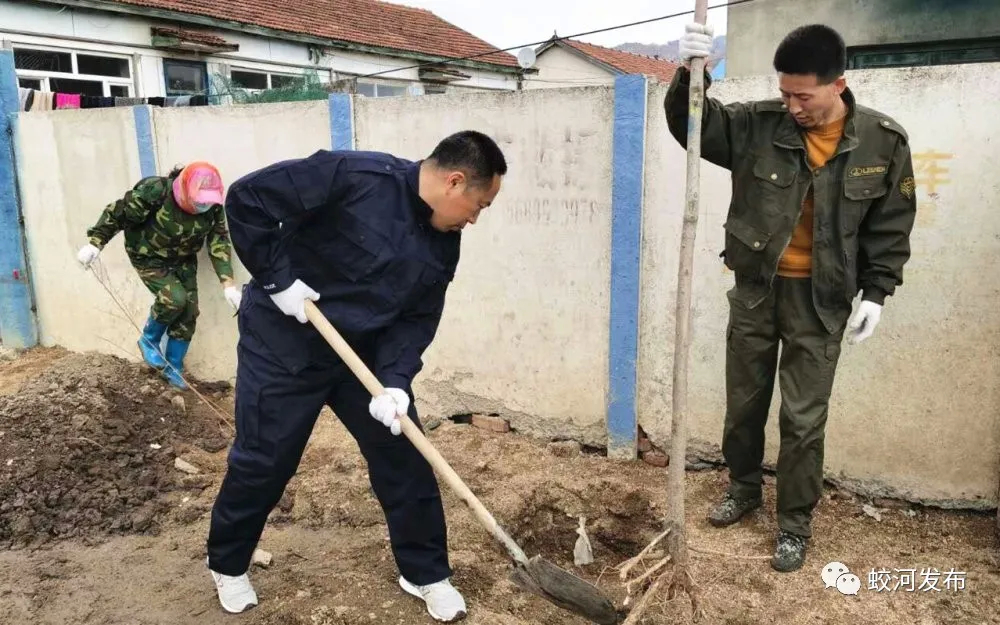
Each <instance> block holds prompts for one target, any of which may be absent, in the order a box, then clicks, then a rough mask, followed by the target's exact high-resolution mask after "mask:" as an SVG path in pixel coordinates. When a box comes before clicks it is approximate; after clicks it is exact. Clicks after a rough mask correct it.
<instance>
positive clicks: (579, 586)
mask: <svg viewBox="0 0 1000 625" xmlns="http://www.w3.org/2000/svg"><path fill="white" fill-rule="evenodd" d="M510 579H511V581H513V582H514V583H515V584H517V585H518V586H519V587H520V588H521V589H523V590H526V591H528V592H531V593H534V594H536V595H538V596H539V597H541V598H542V599H545V600H546V601H548V602H549V603H553V604H555V605H557V606H559V607H560V608H562V609H564V610H568V611H570V612H573V613H574V614H578V615H580V616H582V617H583V618H585V619H587V620H589V621H591V622H593V623H597V624H598V625H616V623H618V619H619V615H618V611H617V610H616V609H615V605H614V604H613V603H612V602H611V601H610V600H609V599H608V598H607V597H605V596H604V594H603V593H602V592H601V591H600V589H598V588H597V586H594V585H593V584H590V583H588V582H585V581H583V580H582V579H580V578H579V577H577V576H576V575H573V574H572V573H570V572H569V571H566V570H563V569H561V568H559V567H558V566H556V565H554V564H552V563H551V562H549V561H548V560H545V559H544V558H542V557H541V556H535V557H534V558H531V559H530V560H528V561H527V563H518V564H517V565H516V566H515V568H514V570H513V571H512V572H511V574H510Z"/></svg>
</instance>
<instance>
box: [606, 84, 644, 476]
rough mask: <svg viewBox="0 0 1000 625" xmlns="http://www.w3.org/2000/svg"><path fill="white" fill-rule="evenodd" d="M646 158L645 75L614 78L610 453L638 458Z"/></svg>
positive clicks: (609, 384)
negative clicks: (637, 409)
mask: <svg viewBox="0 0 1000 625" xmlns="http://www.w3.org/2000/svg"><path fill="white" fill-rule="evenodd" d="M645 157H646V78H645V77H644V76H641V75H626V76H619V77H617V78H616V79H615V112H614V139H613V153H612V191H611V315H610V328H609V329H610V337H609V346H608V359H609V361H608V374H609V376H610V379H609V380H608V413H607V427H608V457H609V458H615V459H620V460H631V459H634V458H635V457H636V439H637V431H638V420H637V415H636V403H635V402H636V368H637V362H638V358H639V288H640V283H639V268H640V251H641V248H642V189H643V179H644V171H643V166H644V164H645Z"/></svg>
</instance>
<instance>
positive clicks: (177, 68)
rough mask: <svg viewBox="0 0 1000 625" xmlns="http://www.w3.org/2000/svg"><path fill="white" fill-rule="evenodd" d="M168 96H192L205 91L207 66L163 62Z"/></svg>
mask: <svg viewBox="0 0 1000 625" xmlns="http://www.w3.org/2000/svg"><path fill="white" fill-rule="evenodd" d="M163 73H164V75H165V76H166V82H167V95H168V96H178V95H192V94H198V93H203V92H204V91H205V82H206V77H205V66H204V65H201V64H200V63H184V62H182V61H163Z"/></svg>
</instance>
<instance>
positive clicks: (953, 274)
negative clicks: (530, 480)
mask: <svg viewBox="0 0 1000 625" xmlns="http://www.w3.org/2000/svg"><path fill="white" fill-rule="evenodd" d="M848 79H849V83H850V84H851V85H852V87H853V88H854V89H855V90H856V93H857V95H858V97H859V99H860V100H861V101H862V102H863V103H865V104H868V105H870V106H873V107H875V108H879V109H882V110H884V111H885V112H887V113H888V114H890V115H892V116H894V117H895V118H896V119H898V120H899V121H900V122H901V123H902V124H903V125H904V126H905V127H906V128H907V129H908V130H909V131H910V134H911V137H912V149H913V152H914V154H915V164H916V175H917V182H918V193H919V195H918V198H919V217H918V221H917V226H916V231H915V233H914V239H913V251H914V257H913V260H912V261H911V262H910V263H909V265H908V266H907V268H906V283H905V284H904V286H903V287H901V289H900V290H899V292H898V294H897V296H895V297H893V298H891V299H890V300H889V301H888V304H887V306H886V310H885V315H884V318H883V323H882V325H881V326H880V327H879V329H878V331H877V333H876V335H875V336H874V337H873V338H872V339H871V340H870V341H868V342H867V343H865V344H863V345H861V346H857V347H854V346H845V349H844V355H843V358H842V366H841V368H840V371H839V374H838V379H837V382H836V385H835V390H834V395H833V400H832V408H831V415H830V422H829V433H828V436H827V441H828V446H827V456H826V458H827V469H828V472H829V474H830V476H831V477H833V478H839V479H844V480H848V481H854V482H855V483H857V484H860V485H861V486H863V487H864V488H866V489H867V490H868V491H869V492H882V493H886V494H895V495H902V496H907V497H910V498H913V499H915V500H920V501H924V502H931V503H939V504H942V505H969V506H973V507H983V506H989V505H995V502H996V493H997V481H998V472H1000V465H998V460H1000V393H998V392H997V388H998V387H997V379H998V376H1000V358H998V352H1000V314H998V313H997V312H996V311H997V309H996V302H997V296H998V294H1000V276H998V275H997V274H996V272H991V271H989V269H988V268H989V267H992V266H993V265H994V264H996V261H997V259H998V258H1000V239H998V238H997V237H996V236H995V234H996V233H997V232H1000V210H998V208H1000V207H998V206H997V202H998V200H997V199H996V198H997V197H998V196H1000V189H998V187H1000V177H998V176H997V175H995V172H994V171H993V170H992V169H990V168H989V167H983V163H984V162H989V159H990V158H991V157H992V156H993V155H994V154H995V146H993V142H992V139H991V137H992V135H993V134H995V133H991V132H984V124H987V125H988V123H989V120H991V119H993V116H992V115H991V113H992V111H993V110H994V109H993V106H994V102H995V101H996V100H997V98H998V97H1000V65H969V66H952V67H949V68H940V69H926V68H921V69H913V70H880V71H868V72H852V73H850V74H849V77H848ZM665 90H666V87H665V86H662V85H661V86H656V87H650V92H649V96H648V109H647V119H646V135H645V163H644V164H642V163H640V164H639V165H640V166H641V167H642V170H643V171H645V183H644V186H645V191H644V198H643V204H642V215H641V222H639V221H637V222H635V225H634V226H631V225H627V227H634V228H635V229H637V230H636V232H635V235H636V236H635V239H634V240H635V241H636V245H640V244H641V252H642V256H641V268H637V269H626V270H627V271H633V272H634V274H635V275H634V276H633V277H634V278H635V279H636V280H638V279H639V277H640V276H641V291H640V294H639V295H638V298H639V301H638V304H639V315H638V319H637V320H632V321H629V320H628V319H615V318H612V317H613V313H612V310H613V309H612V307H611V301H610V297H611V296H610V293H611V292H612V291H611V286H612V285H613V284H615V282H614V280H616V279H620V278H621V276H618V275H614V276H613V275H612V273H613V272H612V266H611V264H610V260H609V259H610V258H611V257H612V252H615V250H618V247H619V245H620V243H619V239H618V238H613V237H612V215H613V212H614V211H613V198H614V197H615V196H614V194H612V181H613V179H614V178H616V177H617V176H615V175H614V174H615V172H614V168H613V166H612V162H613V161H612V152H613V149H612V147H613V145H614V141H613V139H614V134H615V128H616V124H618V116H617V115H616V111H617V108H616V106H615V88H609V87H589V88H577V89H549V90H537V91H523V92H518V93H504V94H499V93H464V94H447V95H441V96H435V97H434V98H421V97H411V98H391V99H374V100H373V99H364V98H358V99H356V100H355V101H354V107H353V120H354V125H353V128H350V127H348V128H347V130H346V131H345V130H344V129H343V127H342V125H341V123H340V122H341V121H343V120H342V119H341V117H343V118H344V119H347V120H348V122H349V121H350V118H351V116H350V115H349V114H348V113H347V111H348V109H347V108H346V102H343V103H341V104H343V105H345V106H344V108H343V109H342V111H343V113H344V114H343V115H342V116H340V115H338V114H332V113H331V112H330V111H331V110H332V109H334V106H333V103H331V105H330V108H329V109H328V108H327V107H326V103H301V104H298V103H297V104H283V105H262V106H251V107H232V108H226V109H222V108H217V109H213V108H211V107H209V108H194V109H156V110H151V119H152V132H153V137H154V146H153V149H154V150H155V157H156V161H157V167H158V169H159V170H160V171H166V170H167V169H169V168H170V167H171V166H172V165H174V164H175V163H178V162H183V161H186V160H189V159H192V158H207V159H211V160H213V161H215V162H216V163H217V164H218V165H219V167H220V168H221V170H222V173H223V174H224V176H225V177H226V179H227V180H229V181H231V180H233V179H235V178H236V177H238V176H240V175H242V174H244V173H246V172H248V171H250V170H252V169H254V168H256V167H260V166H262V165H266V164H268V163H270V162H273V161H276V160H280V159H283V158H288V157H294V156H304V155H307V154H309V153H311V152H312V151H314V150H315V149H317V148H322V147H329V146H330V144H331V141H333V140H334V139H335V138H332V137H331V135H336V134H337V133H338V132H341V133H343V132H347V133H348V137H347V139H350V138H351V137H353V138H354V140H355V144H354V145H355V147H356V148H358V149H372V150H388V151H392V152H395V153H397V154H399V155H401V156H405V157H410V158H419V157H422V156H424V155H426V154H427V153H428V152H429V151H430V150H431V149H432V148H433V146H434V145H435V143H436V142H437V141H438V140H439V139H440V138H442V137H443V136H445V135H446V134H448V133H449V132H451V131H454V130H458V129H461V128H466V127H472V128H477V129H480V130H482V131H485V132H487V133H490V134H491V135H492V136H494V137H495V138H496V139H497V140H498V141H499V142H500V144H501V146H502V147H503V148H504V150H505V152H506V154H507V157H508V161H509V164H510V173H509V175H508V178H507V180H506V181H505V183H504V186H503V188H502V190H501V192H500V195H499V196H498V198H497V201H496V203H495V205H494V206H493V207H491V208H489V209H487V210H486V211H485V213H484V215H483V218H482V219H481V221H480V222H479V223H478V224H476V226H474V227H472V228H470V229H468V230H467V232H466V234H465V235H464V243H463V252H462V261H461V264H460V266H459V270H458V273H457V275H456V278H455V281H454V283H453V285H452V287H451V290H450V291H449V299H448V304H447V306H446V311H445V318H444V322H443V324H442V327H441V330H440V332H439V334H438V338H437V340H436V341H435V343H434V344H433V345H432V347H431V348H430V350H429V351H428V353H427V354H426V356H425V363H426V366H425V369H424V373H423V374H422V375H421V376H420V377H419V378H418V381H417V384H416V387H417V392H418V395H419V400H418V401H419V405H420V407H421V408H422V409H423V410H424V411H425V412H430V413H436V414H441V415H449V414H456V413H464V412H496V413H499V414H502V415H504V416H506V417H508V418H510V419H511V420H512V422H513V424H514V426H515V427H516V428H518V429H520V430H522V431H526V432H529V433H532V434H536V435H538V436H544V437H553V436H572V437H575V438H579V439H580V440H583V441H585V442H588V443H591V444H598V445H603V444H604V443H605V441H607V432H606V426H605V418H606V414H607V411H608V403H609V394H610V393H609V387H610V386H609V379H610V378H611V377H612V375H613V372H610V371H609V362H608V361H609V349H608V345H609V341H610V342H611V343H614V340H613V339H614V336H613V335H614V333H615V332H619V330H618V329H617V328H618V326H621V325H623V324H625V325H627V324H628V323H632V325H633V326H634V329H636V330H637V332H638V337H639V340H638V354H637V379H636V380H635V382H634V385H635V388H636V393H637V401H636V410H635V412H637V415H638V416H637V419H638V423H639V424H641V425H642V427H643V428H644V429H645V430H646V431H647V432H649V433H650V435H651V437H652V438H653V440H654V441H655V442H657V443H661V444H664V443H665V442H666V434H667V433H668V432H669V419H670V397H671V388H670V384H671V371H672V362H671V357H672V353H673V347H672V341H673V332H674V325H673V318H672V315H673V309H674V297H675V281H676V272H677V267H676V263H677V257H678V250H677V245H678V242H679V235H680V224H681V212H682V206H683V198H684V167H685V165H684V152H683V150H681V149H680V148H679V147H678V146H677V144H676V142H675V141H674V140H673V138H672V137H670V136H669V134H668V132H667V129H666V126H665V122H664V120H663V113H662V100H663V97H664V94H665ZM774 93H776V84H775V81H774V78H773V77H772V76H771V75H767V76H764V77H757V78H744V79H728V80H725V81H721V82H719V83H716V84H715V85H714V86H713V88H712V90H711V92H710V94H711V95H712V96H714V97H718V98H720V99H722V100H723V101H733V100H748V99H754V98H762V97H770V96H771V95H773V94H774ZM956 110H960V111H961V113H962V114H961V115H956V114H955V112H956ZM331 117H332V118H333V119H334V120H335V121H336V122H337V123H335V124H331V123H330V119H331ZM135 128H136V123H135V117H134V115H133V111H130V110H129V109H111V110H96V111H54V112H51V113H25V114H21V115H20V116H19V129H18V133H17V139H18V146H19V150H20V154H19V165H20V171H19V177H20V179H21V181H22V182H21V184H22V188H23V211H24V215H25V220H26V229H27V238H28V248H29V250H28V251H29V255H30V262H31V270H32V279H33V280H34V285H35V291H36V294H37V299H38V301H37V304H38V314H39V323H40V327H41V336H42V342H43V343H44V344H46V345H52V344H61V345H65V346H67V347H69V348H71V349H76V350H84V349H94V350H99V351H104V352H109V353H115V354H119V355H124V354H126V353H127V354H129V355H130V357H133V358H134V357H136V349H135V340H136V332H135V330H134V328H133V327H132V326H131V325H130V323H129V322H128V321H127V320H126V319H123V318H122V317H121V315H120V313H119V312H118V311H117V309H116V308H115V307H114V306H113V304H112V302H111V301H110V299H109V296H108V295H107V294H106V293H104V292H103V290H101V287H100V286H99V285H98V284H97V283H96V282H95V280H94V279H93V277H92V276H90V275H89V274H87V273H85V272H83V271H82V270H80V268H79V267H78V266H77V265H76V261H75V258H74V256H75V252H76V250H77V249H78V248H79V247H80V245H82V244H83V243H84V236H85V235H84V233H85V231H86V229H87V227H88V226H90V225H91V224H92V223H93V221H94V220H95V219H96V218H97V215H98V214H99V212H100V210H101V209H102V208H103V206H104V205H105V204H106V203H107V202H110V201H112V200H114V199H115V198H117V197H119V196H120V195H121V194H122V192H123V191H124V189H126V188H127V187H128V186H130V185H131V184H133V183H134V181H135V180H136V179H138V177H139V175H140V166H139V162H140V159H139V156H138V153H139V148H138V147H137V143H136V136H135V132H136V131H135ZM401 128H402V129H405V132H403V131H401V130H400V129H401ZM336 141H337V143H338V144H343V143H344V142H345V139H344V137H340V138H339V139H336ZM702 180H703V186H702V196H701V200H702V201H701V206H702V212H701V215H700V222H699V234H698V240H697V245H698V250H697V260H696V266H695V284H696V290H695V293H694V303H693V306H694V324H693V333H694V337H693V347H692V361H691V366H692V370H691V378H690V384H691V389H690V392H691V395H690V402H691V409H692V424H691V433H692V436H693V437H694V441H693V444H694V445H695V446H696V448H699V449H710V448H712V447H713V446H716V445H717V444H718V441H719V439H720V435H721V428H722V417H723V412H724V379H723V364H724V349H725V347H724V342H723V336H724V329H725V324H726V316H727V300H726V295H725V293H726V290H727V289H728V288H729V287H730V286H731V284H732V278H731V275H730V274H728V273H727V272H726V271H725V270H724V269H723V267H722V265H721V263H720V261H719V259H718V251H719V250H720V249H721V247H722V227H721V226H722V223H723V221H724V217H725V211H726V207H727V204H728V201H729V190H728V189H729V184H728V178H727V176H726V172H724V171H721V170H719V169H718V168H715V167H713V166H712V165H709V164H707V163H705V164H704V165H703V178H702ZM616 223H617V222H616ZM615 227H616V228H617V227H618V226H615ZM640 229H641V232H640V231H639V230H640ZM640 235H641V238H640ZM626 239H627V237H626V238H622V240H626ZM640 242H641V243H640ZM121 245H122V243H121V237H117V238H116V239H115V240H114V242H113V243H112V244H111V245H110V246H109V247H108V249H107V250H106V251H105V253H104V254H103V255H102V259H103V261H104V264H105V266H106V267H107V269H108V273H109V276H110V278H111V282H112V286H113V289H114V290H115V291H116V292H117V293H118V295H119V296H121V297H122V299H123V300H124V302H125V304H126V306H127V307H128V309H129V311H130V316H131V318H132V321H133V322H136V323H141V321H142V320H143V319H144V318H145V314H146V310H147V308H148V306H149V304H150V302H151V296H150V295H149V294H148V293H147V292H146V291H145V290H144V288H143V287H142V286H141V284H140V283H139V281H138V279H137V278H136V277H135V275H134V272H133V271H132V270H131V268H130V267H129V266H128V264H127V261H126V259H125V257H124V253H123V251H122V248H121ZM619 252H620V250H618V252H615V253H619ZM201 261H202V269H201V275H200V285H201V289H202V293H203V296H202V304H203V307H202V317H201V320H200V323H201V326H200V327H201V329H200V330H199V333H198V334H197V336H196V338H195V342H194V344H193V345H192V351H191V356H190V365H189V366H190V368H191V370H192V372H193V373H194V374H195V375H197V376H199V377H202V378H207V379H220V378H221V379H232V377H233V375H234V343H235V339H236V334H235V332H236V329H235V321H234V319H233V318H232V313H231V312H230V311H229V310H228V308H227V305H226V304H225V302H224V300H223V298H222V297H221V293H220V292H219V291H218V288H217V286H216V285H217V281H216V280H215V277H214V276H213V275H212V272H211V269H210V266H209V264H208V262H207V258H206V257H205V255H204V253H203V254H202V256H201ZM237 275H238V278H239V279H241V280H243V279H246V278H247V276H246V273H245V272H244V271H243V269H242V268H239V269H238V274H237ZM627 277H628V276H626V278H627ZM618 336H620V335H618ZM611 364H612V365H614V366H616V367H617V365H618V363H611ZM615 379H616V380H617V378H615ZM776 408H777V403H775V409H776ZM776 441H777V437H776V420H773V421H772V423H771V424H770V425H769V442H768V450H767V459H768V461H773V460H774V457H775V451H776Z"/></svg>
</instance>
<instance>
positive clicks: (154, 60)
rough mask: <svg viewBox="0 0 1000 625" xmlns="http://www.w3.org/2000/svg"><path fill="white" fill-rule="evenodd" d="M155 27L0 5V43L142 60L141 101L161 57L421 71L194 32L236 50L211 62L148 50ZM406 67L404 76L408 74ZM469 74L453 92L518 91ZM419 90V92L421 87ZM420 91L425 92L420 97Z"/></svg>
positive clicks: (155, 79)
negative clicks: (217, 38)
mask: <svg viewBox="0 0 1000 625" xmlns="http://www.w3.org/2000/svg"><path fill="white" fill-rule="evenodd" d="M154 25H164V26H174V27H176V26H177V24H174V23H167V22H162V21H158V20H153V19H146V18H142V17H138V16H132V15H125V14H113V13H103V12H97V11H90V10H85V9H75V8H69V7H58V6H56V5H50V4H46V3H38V2H27V1H23V0H0V40H3V39H7V40H10V41H12V42H13V43H14V45H15V46H16V45H17V44H19V43H20V44H22V45H37V46H46V47H58V48H68V49H73V50H78V51H84V50H89V51H94V52H105V53H114V54H127V55H133V54H134V55H140V57H141V61H140V66H139V71H137V72H136V73H137V74H140V73H141V78H139V79H138V80H137V85H136V88H137V89H140V88H141V91H142V93H143V97H155V96H163V95H164V93H165V91H166V90H165V86H164V79H163V62H162V59H164V58H176V59H182V60H200V61H205V60H207V61H208V63H209V67H208V72H209V76H210V77H211V76H213V75H214V73H213V72H214V70H215V69H216V67H217V65H218V64H222V63H225V64H228V65H230V66H231V67H242V68H246V69H254V70H259V71H269V72H278V73H285V74H300V73H302V72H303V71H305V70H306V69H315V70H318V71H319V73H320V77H321V79H324V80H328V79H329V77H330V74H329V73H330V71H331V70H332V71H333V72H336V73H339V74H342V75H343V76H352V75H366V74H372V73H375V72H382V71H385V70H397V71H391V72H389V73H387V74H385V75H381V76H379V77H378V79H382V80H396V81H398V80H405V81H418V80H419V76H418V73H417V70H416V69H415V68H413V67H412V66H414V65H417V64H418V63H419V61H415V60H413V59H404V58H395V57H389V56H381V55H376V54H364V53H358V52H349V51H339V50H336V51H331V52H329V53H327V54H326V55H324V56H323V58H322V59H321V61H320V63H319V64H318V65H314V64H312V62H311V61H310V59H309V52H308V46H306V44H302V43H296V42H292V41H283V40H279V39H271V38H267V37H261V36H257V35H252V34H248V33H244V32H236V31H229V30H218V29H215V30H213V29H210V28H203V27H200V26H198V27H193V26H192V27H191V28H194V29H196V30H199V31H204V32H211V33H214V34H217V35H219V36H221V37H223V38H224V39H225V40H226V41H229V42H231V43H237V44H239V46H240V49H239V51H237V52H233V53H225V54H215V55H210V56H201V57H198V56H194V55H187V54H180V53H173V52H167V51H162V50H157V49H154V48H152V47H151V45H150V37H151V35H150V27H151V26H154ZM404 68H405V69H404ZM462 71H463V72H465V73H466V74H469V75H470V78H469V79H468V80H464V81H462V82H461V84H460V85H455V87H456V88H464V89H502V90H514V89H516V88H517V80H516V78H514V77H513V76H509V75H504V74H501V73H498V72H490V71H486V70H472V69H468V70H467V69H463V70H462ZM417 86H418V87H420V86H421V85H420V84H419V83H418V84H417ZM419 92H422V91H418V93H419Z"/></svg>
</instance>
